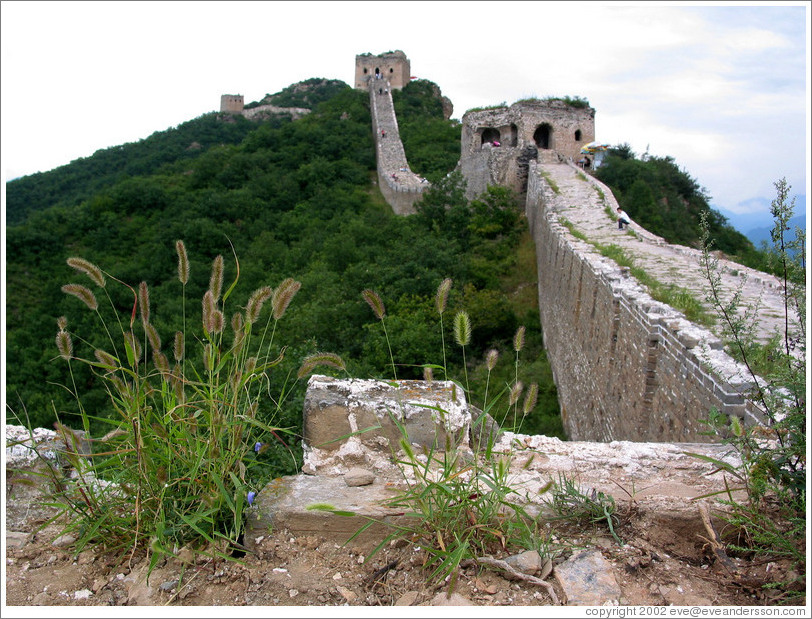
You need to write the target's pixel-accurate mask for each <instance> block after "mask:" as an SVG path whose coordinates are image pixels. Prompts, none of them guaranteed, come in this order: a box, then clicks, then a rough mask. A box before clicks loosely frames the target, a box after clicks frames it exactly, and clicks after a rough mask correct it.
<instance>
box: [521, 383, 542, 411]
mask: <svg viewBox="0 0 812 619" xmlns="http://www.w3.org/2000/svg"><path fill="white" fill-rule="evenodd" d="M538 395H539V386H538V385H537V384H536V383H530V387H528V388H527V394H525V396H524V404H523V405H522V412H523V413H524V414H525V415H527V414H528V413H529V412H530V411H532V410H533V409H534V408H536V400H537V399H538Z"/></svg>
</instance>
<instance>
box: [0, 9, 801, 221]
mask: <svg viewBox="0 0 812 619" xmlns="http://www.w3.org/2000/svg"><path fill="white" fill-rule="evenodd" d="M191 6H192V5H190V4H189V3H187V2H160V3H157V2H150V3H144V2H112V3H99V2H4V3H2V5H0V11H2V19H0V26H1V27H2V37H1V38H0V42H1V43H2V63H3V64H2V71H1V72H0V77H2V98H3V99H2V107H1V109H2V115H3V119H2V148H3V153H2V155H3V156H2V164H3V168H4V170H5V173H6V175H7V178H8V177H9V175H12V174H15V173H25V174H28V173H32V172H35V171H37V170H47V169H51V168H53V167H56V166H58V165H62V164H65V163H68V162H69V161H71V160H72V159H75V158H77V157H83V156H89V155H91V154H92V153H93V152H94V151H95V150H97V149H100V148H105V147H108V146H113V145H117V144H121V143H124V142H131V141H136V140H138V139H141V138H144V137H147V136H148V135H150V134H151V133H153V132H154V131H160V130H163V129H166V128H168V127H170V126H174V125H177V124H179V123H181V122H184V121H186V120H190V119H192V118H194V117H196V116H199V115H200V114H203V113H206V112H210V111H214V110H216V109H217V108H218V106H219V97H220V94H223V93H235V94H243V95H244V96H245V98H246V100H247V101H255V100H258V99H260V98H262V97H263V96H264V95H265V94H267V93H273V92H277V91H279V90H281V89H282V88H284V87H286V86H288V85H290V84H292V83H294V82H297V81H300V80H304V79H307V78H310V77H327V78H334V79H341V80H343V81H345V82H347V83H349V84H351V83H352V80H353V69H354V59H355V55H356V54H360V53H365V52H371V53H381V52H384V51H389V50H394V49H401V50H403V51H404V52H405V53H406V54H407V56H408V57H409V58H410V60H411V63H412V71H413V74H414V75H416V76H419V77H421V78H425V79H429V80H431V81H433V82H435V83H437V84H438V85H439V86H440V88H441V89H442V91H443V94H445V95H446V96H448V97H449V98H450V99H451V101H452V103H453V104H454V107H455V113H454V116H455V117H456V118H459V117H461V115H462V113H463V112H464V111H465V110H467V109H470V108H472V107H478V106H483V105H490V104H495V103H500V102H502V101H504V102H506V103H513V102H514V101H516V100H517V99H520V98H524V97H528V96H539V97H544V96H550V95H555V96H562V95H572V96H581V97H585V98H587V99H588V100H589V101H590V102H591V104H592V105H593V107H595V108H596V112H597V115H596V128H597V137H598V139H601V140H604V141H610V142H612V143H621V142H626V143H630V144H631V145H632V146H633V148H634V150H635V151H636V152H638V153H642V152H643V151H644V150H645V148H646V145H647V144H650V147H651V152H652V153H656V154H660V155H669V156H672V157H674V159H675V160H676V161H677V163H678V164H679V165H681V166H683V167H684V168H686V169H687V170H688V171H689V172H690V173H691V174H692V176H694V177H695V178H697V179H698V180H699V182H700V183H701V184H703V185H705V186H707V187H708V189H709V191H710V193H711V194H712V195H713V196H714V198H715V199H717V200H718V201H719V202H720V203H721V204H722V205H724V206H732V205H735V203H736V202H740V201H744V200H747V199H749V198H758V197H759V196H761V197H763V196H765V195H766V196H770V195H771V194H772V192H773V187H772V182H773V181H774V180H776V178H777V177H776V176H775V172H776V171H777V170H778V169H779V168H784V169H789V171H788V173H787V175H788V176H791V177H792V178H793V179H794V183H793V185H794V187H796V188H797V189H798V190H799V193H801V192H802V191H805V190H806V187H807V184H808V180H807V173H806V168H807V162H806V161H805V159H806V157H807V156H808V155H807V150H808V148H809V147H808V144H809V133H808V132H809V129H808V126H807V124H808V123H807V120H808V116H809V85H808V83H807V81H808V80H807V73H808V66H807V64H806V63H807V62H808V59H809V44H808V28H809V7H808V3H798V4H797V5H796V6H789V7H788V6H774V5H770V6H757V5H746V6H735V5H734V6H728V5H720V6H707V7H706V6H702V5H694V4H685V5H665V6H664V5H662V4H660V3H657V4H649V3H637V4H635V3H632V4H626V5H615V4H601V3H595V2H507V1H505V2H473V3H460V2H343V3H337V2H202V3H195V4H194V5H193V6H194V8H193V10H192V9H191ZM66 26H67V27H66ZM805 29H806V30H805ZM720 144H721V145H722V146H721V150H722V152H717V151H719V149H720ZM754 144H755V147H756V148H757V149H758V150H757V151H754V150H753V146H754ZM730 145H732V148H730V149H729V150H724V149H725V147H727V146H730ZM748 192H750V193H748Z"/></svg>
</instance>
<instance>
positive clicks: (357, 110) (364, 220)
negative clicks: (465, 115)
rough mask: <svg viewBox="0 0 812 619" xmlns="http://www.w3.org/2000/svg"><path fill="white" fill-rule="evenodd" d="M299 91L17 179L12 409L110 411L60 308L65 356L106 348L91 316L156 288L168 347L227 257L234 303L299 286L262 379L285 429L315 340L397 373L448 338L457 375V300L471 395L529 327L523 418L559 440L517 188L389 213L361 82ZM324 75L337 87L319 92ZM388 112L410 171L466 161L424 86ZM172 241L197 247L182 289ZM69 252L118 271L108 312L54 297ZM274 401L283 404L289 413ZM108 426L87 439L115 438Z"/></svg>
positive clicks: (450, 190) (522, 367) (497, 373)
mask: <svg viewBox="0 0 812 619" xmlns="http://www.w3.org/2000/svg"><path fill="white" fill-rule="evenodd" d="M308 86H309V88H310V93H309V98H310V100H311V101H318V102H317V103H316V104H315V105H314V107H313V111H312V113H311V114H310V115H308V116H306V117H304V118H301V119H300V120H296V121H291V120H290V119H288V118H285V117H280V118H277V119H274V120H272V121H265V122H260V123H250V122H248V121H245V120H244V119H242V118H233V117H230V116H222V115H220V114H211V115H206V116H203V117H201V118H198V119H195V120H193V121H190V122H189V123H185V124H183V125H181V126H179V127H177V128H175V129H171V130H168V131H165V132H159V133H156V134H154V135H152V136H150V137H149V138H147V139H146V140H143V141H142V142H139V143H136V144H128V145H123V146H121V147H118V148H113V149H107V150H105V151H101V152H99V153H97V154H96V155H94V156H93V157H89V158H87V159H83V160H79V161H77V162H74V163H72V164H70V165H67V166H63V167H61V168H58V169H56V170H54V171H52V172H48V173H44V174H38V175H35V177H27V178H23V179H19V180H16V181H13V182H11V183H9V184H8V191H7V196H8V204H9V218H8V221H7V223H8V228H7V256H8V264H7V267H6V268H7V293H8V294H7V300H6V303H7V333H6V338H7V340H6V347H7V348H6V350H7V359H8V365H7V367H6V377H7V402H8V405H9V410H8V411H7V418H9V417H11V420H12V421H15V417H18V418H22V419H23V420H25V419H26V417H27V420H28V421H27V422H28V423H30V424H31V425H32V426H50V425H51V423H52V422H53V421H54V419H55V417H56V416H57V415H58V416H59V418H60V419H61V420H62V421H63V422H65V423H67V424H68V425H75V423H76V421H77V419H78V417H76V414H77V413H78V408H77V402H76V399H75V398H74V397H73V396H72V395H71V393H70V391H71V390H72V389H73V385H76V390H77V391H79V392H80V393H82V394H83V398H82V400H83V406H84V407H85V410H87V411H91V415H94V416H98V417H104V416H107V415H115V414H116V413H115V411H114V410H113V406H112V405H111V402H110V398H109V397H108V395H107V394H106V393H105V392H104V391H103V390H102V389H101V388H100V385H101V382H102V381H99V380H98V378H97V377H96V376H95V375H94V370H93V369H92V368H91V367H89V366H88V365H87V364H81V363H75V362H71V364H70V366H68V364H67V363H65V362H64V360H63V359H60V358H59V354H58V351H57V346H56V345H55V336H56V334H57V330H58V327H57V319H58V318H59V317H61V316H64V317H66V319H67V331H69V332H70V333H71V334H72V336H73V344H74V351H73V355H74V356H75V357H83V358H88V359H93V350H94V348H96V347H101V346H103V343H104V342H105V341H107V335H106V334H105V333H104V329H103V328H102V327H101V322H100V317H101V318H103V319H104V321H105V323H106V324H108V325H115V324H116V322H115V319H114V318H113V312H112V311H111V310H110V309H109V308H108V305H109V304H108V303H107V302H106V295H108V294H109V295H110V298H111V300H112V303H113V304H114V305H115V307H116V308H117V310H118V312H119V313H120V314H121V315H123V316H124V317H125V318H124V320H125V321H126V319H127V318H128V317H129V315H130V310H131V309H132V306H133V292H132V291H131V290H130V289H129V288H128V287H127V286H124V285H122V284H120V283H119V282H118V281H116V280H120V281H121V282H124V283H126V284H128V285H129V286H130V287H132V288H133V289H138V286H139V284H140V283H141V282H146V284H147V286H148V289H149V295H150V306H151V319H150V323H151V324H152V325H154V326H155V327H156V329H157V330H158V333H159V335H160V337H161V339H162V340H163V341H164V342H165V344H164V346H165V347H166V348H171V342H172V337H173V334H174V333H175V332H176V331H178V330H181V329H183V325H184V316H186V320H187V329H188V328H189V327H191V329H192V331H193V330H194V329H197V328H198V327H199V325H200V311H201V310H200V308H201V299H202V297H203V293H204V291H205V290H206V289H207V287H208V285H209V280H210V273H211V266H212V263H213V260H214V259H215V257H216V256H217V255H222V256H223V258H224V263H225V273H224V280H225V287H224V289H227V288H228V287H229V286H230V284H231V282H232V281H234V280H235V279H238V281H237V286H236V288H235V289H234V291H233V293H232V296H231V297H230V300H229V305H230V307H231V308H232V310H233V311H235V312H236V311H238V310H240V309H241V308H244V307H245V305H246V304H247V302H248V299H249V296H250V295H251V294H252V293H253V292H254V291H255V290H257V289H259V288H260V287H262V286H270V287H276V286H278V284H280V282H282V281H283V280H285V279H286V278H294V279H295V280H297V281H299V282H301V290H300V291H299V292H298V294H297V295H296V297H295V298H294V299H293V301H292V303H291V305H290V307H289V308H288V310H287V311H286V313H285V314H284V317H283V318H282V320H281V321H280V322H279V324H278V326H277V327H276V328H275V332H274V334H273V347H274V350H273V351H271V352H272V353H273V354H274V355H275V354H277V353H279V352H281V351H282V349H283V347H285V348H284V350H285V360H284V361H283V363H282V364H280V365H279V366H277V367H276V368H275V369H274V370H273V371H272V372H270V373H269V378H270V382H269V384H268V385H267V390H268V394H269V398H268V405H267V406H266V407H265V408H266V410H264V411H261V414H264V415H276V416H277V417H279V418H278V419H277V420H276V423H282V424H283V425H285V426H288V427H291V428H294V430H295V429H297V428H298V427H300V424H301V410H302V407H301V403H302V397H303V393H304V387H305V382H306V377H305V378H303V379H301V380H297V378H296V370H297V369H298V368H299V366H300V364H301V362H302V359H304V358H305V356H307V355H309V354H311V353H314V352H317V351H329V352H334V353H337V354H339V355H341V356H342V358H343V359H344V360H345V362H346V364H347V372H348V373H349V375H351V376H355V377H362V378H364V377H381V378H391V377H392V375H393V369H392V366H391V363H390V354H389V345H390V344H391V351H392V356H393V357H394V361H395V364H396V372H397V377H398V378H413V377H419V376H422V367H421V366H422V365H423V364H436V365H438V366H441V365H442V364H443V354H444V353H443V342H445V353H446V355H447V357H448V367H449V376H450V377H452V378H455V379H457V380H460V381H462V380H464V377H465V376H466V371H465V370H464V369H463V367H462V359H463V356H462V353H463V351H462V349H461V347H460V346H458V345H457V344H456V343H455V342H454V336H453V332H452V326H451V318H452V317H453V316H454V314H455V312H456V311H457V310H459V309H465V310H466V311H467V312H468V314H469V315H470V318H471V323H472V326H473V332H472V338H471V342H470V344H469V345H468V346H467V347H466V349H465V351H464V352H465V359H466V360H467V361H468V365H469V367H468V368H467V370H468V371H467V377H468V378H469V379H470V384H471V389H472V391H473V392H474V396H473V399H474V400H475V401H480V402H481V400H482V395H481V394H482V391H483V390H484V389H485V388H486V385H488V388H489V389H490V394H491V396H490V397H491V398H492V397H493V394H495V393H497V392H499V391H500V390H501V389H502V387H503V386H504V384H505V383H507V382H508V381H509V380H511V379H512V378H513V376H514V374H515V372H516V361H517V354H516V353H515V352H514V350H513V343H512V342H513V337H514V334H515V333H516V330H517V328H518V327H519V326H520V325H524V326H526V329H527V331H526V340H525V341H526V343H525V347H524V348H523V349H522V352H521V355H520V359H519V368H518V372H519V377H520V379H521V380H523V381H524V384H525V385H529V384H531V383H534V382H535V383H538V384H539V404H538V406H537V407H536V410H535V411H534V412H533V414H532V415H530V416H528V418H527V419H526V420H525V425H524V428H525V429H526V430H528V431H530V432H544V433H547V434H551V435H559V436H562V430H561V423H560V418H559V416H558V405H557V399H556V394H555V387H554V385H553V383H552V378H551V375H550V371H549V367H548V365H547V363H546V359H545V356H544V353H543V350H542V349H541V336H540V326H539V320H538V312H537V310H536V309H535V305H534V304H535V289H534V286H535V271H534V264H535V263H534V260H533V257H532V245H531V243H530V240H529V238H528V236H527V234H526V225H525V223H524V220H523V218H522V217H521V214H520V213H519V211H518V210H517V209H516V207H515V202H514V201H513V199H512V197H511V196H509V195H508V194H507V193H506V192H505V191H502V190H493V191H491V192H489V194H488V195H487V196H485V197H484V198H483V200H481V201H475V202H472V203H470V204H469V203H468V202H466V201H465V200H464V199H462V197H461V196H462V193H461V190H460V182H461V180H460V179H459V177H457V176H455V175H452V176H451V177H449V178H447V179H445V180H444V181H442V182H440V183H438V185H437V187H436V188H435V189H434V190H432V191H431V192H430V193H429V197H428V198H427V201H428V202H429V203H430V204H431V205H433V207H434V208H427V209H424V210H423V211H421V214H420V215H418V216H414V217H396V216H394V215H393V214H392V212H391V209H390V208H389V207H388V206H387V205H386V204H385V203H384V202H383V200H382V198H381V195H380V193H379V191H378V190H377V188H376V187H375V173H374V170H375V155H374V144H373V140H372V135H371V122H370V112H369V106H368V96H367V94H366V93H365V92H360V91H356V90H354V89H351V88H350V87H349V86H346V85H344V87H343V88H336V87H335V84H334V83H331V82H326V81H322V80H316V81H315V82H314V83H311V84H308ZM322 86H323V87H324V88H326V89H329V92H327V93H325V92H320V91H318V89H319V88H320V87H322ZM299 92H300V93H301V89H300V90H299ZM395 104H396V109H397V111H398V114H399V116H398V120H399V123H400V126H401V130H402V132H403V137H404V145H405V148H406V153H407V156H408V157H409V161H410V164H411V165H412V167H413V169H414V170H415V171H416V172H418V173H421V174H423V175H425V176H426V177H428V178H431V179H443V177H445V175H446V174H447V173H448V172H449V171H451V170H452V169H453V168H454V166H455V164H456V162H457V158H458V156H459V139H460V129H459V125H458V124H457V123H455V122H453V121H446V120H444V119H443V116H442V109H441V106H440V105H439V101H437V100H436V99H435V97H434V95H433V89H432V88H431V87H429V86H428V85H427V84H426V83H420V82H416V83H413V84H410V85H409V86H407V87H406V88H404V89H403V91H402V93H397V94H396V97H395ZM429 144H430V145H431V147H430V148H429V147H428V145H429ZM438 205H439V206H440V207H442V208H439V209H438V208H436V207H437V206H438ZM446 207H448V208H446ZM177 240H183V241H184V243H185V245H186V248H187V250H188V255H189V267H190V277H189V281H188V284H187V285H186V286H185V287H184V286H182V285H181V283H180V282H179V280H178V259H177V255H176V251H175V243H176V241H177ZM70 257H81V258H83V259H86V260H88V261H90V262H92V263H93V264H95V265H97V266H98V267H100V268H101V269H103V270H104V271H105V272H106V273H107V274H108V277H107V283H106V286H105V288H104V289H103V290H102V289H98V288H94V290H95V294H96V296H97V298H98V299H99V308H98V312H94V311H92V310H90V309H88V307H86V306H85V305H84V304H83V303H82V302H81V301H80V300H79V299H77V298H76V297H75V296H72V295H69V294H65V293H64V292H63V291H62V290H61V288H62V286H63V285H65V284H68V283H76V284H81V285H87V286H90V282H89V280H88V279H87V278H86V277H85V276H84V275H83V274H81V273H78V272H77V271H75V270H73V269H72V268H70V267H69V266H68V265H67V264H66V260H67V259H68V258H70ZM237 261H238V262H237ZM237 264H238V265H239V266H237ZM113 278H116V279H113ZM445 278H451V279H452V281H453V286H452V288H451V293H450V295H449V298H448V307H447V313H446V314H445V318H446V320H445V322H444V325H445V331H444V333H443V334H442V335H441V332H440V328H439V324H440V322H439V315H438V313H437V311H436V309H435V294H436V291H437V288H438V285H439V284H440V283H441V282H442V281H443V280H444V279H445ZM366 289H371V290H374V291H376V292H377V293H378V294H379V295H380V297H381V299H382V300H383V302H384V304H385V306H386V316H385V320H386V323H385V327H386V333H384V331H383V329H382V325H381V321H380V320H378V319H377V318H376V317H375V315H374V314H373V313H372V311H371V310H370V307H369V306H368V305H367V304H366V303H365V302H364V300H363V298H362V296H361V293H362V291H364V290H366ZM184 299H185V300H184ZM97 314H98V315H97ZM229 319H230V316H226V320H229ZM135 329H136V333H138V329H139V324H138V321H136V327H135ZM141 335H144V334H143V333H142V334H141ZM188 337H190V338H191V337H192V336H191V335H189V336H188ZM198 337H199V336H198ZM269 337H270V334H269ZM387 338H388V341H389V343H387ZM267 341H268V340H266V344H267ZM166 342H168V344H167V343H166ZM257 343H258V341H257ZM491 347H496V348H498V349H499V350H500V351H501V353H502V355H501V359H500V363H499V364H498V366H497V367H496V368H495V369H494V371H493V372H492V374H491V377H490V381H488V380H487V379H486V378H485V376H486V374H485V370H484V369H483V368H484V365H483V359H484V356H485V353H486V351H487V350H489V349H490V348H491ZM96 371H98V370H96ZM319 371H323V372H325V373H330V372H334V373H336V372H337V370H329V369H324V368H321V369H320V370H319ZM441 374H442V372H438V370H437V369H435V377H436V378H442V375H441ZM280 394H285V395H284V398H282V397H281V395H280ZM274 398H277V399H279V400H282V401H280V409H279V410H277V407H276V406H275V405H274V402H273V399H274ZM520 414H521V413H520ZM99 426H100V427H99V428H97V429H95V431H104V427H103V426H104V424H103V423H99ZM280 460H281V458H280Z"/></svg>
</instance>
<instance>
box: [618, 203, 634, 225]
mask: <svg viewBox="0 0 812 619" xmlns="http://www.w3.org/2000/svg"><path fill="white" fill-rule="evenodd" d="M630 223H632V221H631V219H630V218H629V216H628V215H627V214H626V211H624V210H623V209H622V208H620V207H619V206H618V207H617V229H618V230H623V226H624V225H626V226H628V225H629V224H630Z"/></svg>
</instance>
